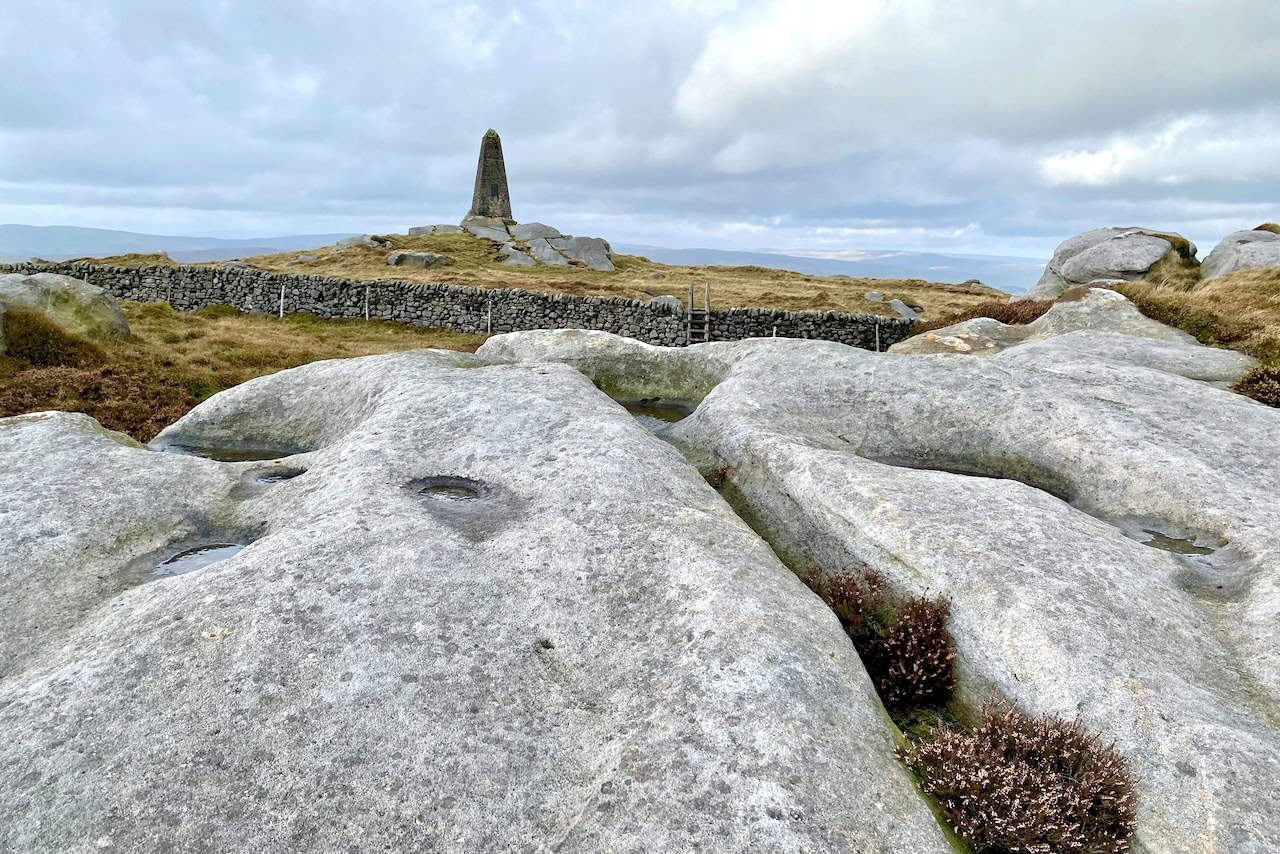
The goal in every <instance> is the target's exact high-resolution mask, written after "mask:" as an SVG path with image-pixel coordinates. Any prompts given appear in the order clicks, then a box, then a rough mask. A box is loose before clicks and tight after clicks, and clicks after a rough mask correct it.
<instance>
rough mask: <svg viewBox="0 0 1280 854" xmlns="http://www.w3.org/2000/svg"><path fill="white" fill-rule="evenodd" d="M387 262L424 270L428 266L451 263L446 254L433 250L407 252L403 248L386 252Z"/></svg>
mask: <svg viewBox="0 0 1280 854" xmlns="http://www.w3.org/2000/svg"><path fill="white" fill-rule="evenodd" d="M387 263H388V264H389V265H391V266H392V267H413V268H416V269H418V270H425V269H426V268H428V267H443V266H445V265H447V264H450V263H452V262H451V260H450V258H449V256H448V255H439V254H437V253H435V252H407V251H404V250H400V251H396V252H390V253H388V254H387Z"/></svg>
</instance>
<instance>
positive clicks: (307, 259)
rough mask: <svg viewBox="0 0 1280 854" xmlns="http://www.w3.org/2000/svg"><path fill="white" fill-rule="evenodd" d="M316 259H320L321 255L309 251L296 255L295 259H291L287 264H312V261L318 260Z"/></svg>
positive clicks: (291, 265)
mask: <svg viewBox="0 0 1280 854" xmlns="http://www.w3.org/2000/svg"><path fill="white" fill-rule="evenodd" d="M316 260H319V256H317V255H312V254H311V253H309V252H307V253H304V254H302V255H298V256H295V257H294V258H293V260H291V261H289V263H288V264H286V266H288V267H296V266H298V265H299V264H310V263H311V262H312V261H316Z"/></svg>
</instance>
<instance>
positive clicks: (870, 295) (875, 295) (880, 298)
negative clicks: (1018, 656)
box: [862, 291, 884, 302]
mask: <svg viewBox="0 0 1280 854" xmlns="http://www.w3.org/2000/svg"><path fill="white" fill-rule="evenodd" d="M862 298H863V299H865V300H867V301H868V302H884V294H882V293H880V292H879V291H867V292H866V293H865V294H863V295H862Z"/></svg>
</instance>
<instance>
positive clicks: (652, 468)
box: [0, 351, 951, 854]
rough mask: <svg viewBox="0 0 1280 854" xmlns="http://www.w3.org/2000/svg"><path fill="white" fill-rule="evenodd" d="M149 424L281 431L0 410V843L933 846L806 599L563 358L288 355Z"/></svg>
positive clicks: (928, 822)
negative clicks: (14, 414) (128, 426)
mask: <svg viewBox="0 0 1280 854" xmlns="http://www.w3.org/2000/svg"><path fill="white" fill-rule="evenodd" d="M676 379H679V378H673V382H675V381H676ZM154 444H155V445H156V447H173V446H185V447H187V448H188V449H196V450H200V449H203V450H202V451H201V452H203V453H213V451H211V450H209V449H211V448H217V449H219V450H218V451H217V453H219V454H221V455H224V456H231V455H235V454H239V455H241V456H243V457H252V456H254V455H255V452H261V455H263V456H268V455H270V454H271V452H274V453H276V454H280V453H285V452H289V451H295V452H297V453H296V454H294V455H292V456H289V457H287V458H284V459H272V460H262V461H257V462H238V463H228V462H215V461H214V460H211V459H202V458H200V457H197V456H181V455H178V454H174V453H163V452H160V451H158V450H154V449H150V450H149V449H143V448H141V447H138V446H136V445H134V444H133V443H131V442H129V441H128V440H126V439H124V438H123V437H121V436H119V435H118V434H111V433H108V432H106V431H104V430H102V429H101V428H100V427H98V426H97V424H96V422H93V421H92V420H91V419H88V418H85V417H83V416H76V415H66V414H58V413H46V414H38V415H32V416H23V417H19V418H10V419H4V420H0V471H3V472H4V473H5V477H4V478H3V479H2V480H0V528H2V529H3V530H4V531H5V549H4V555H3V565H2V568H0V607H2V608H3V614H4V617H5V619H4V620H3V621H0V642H3V650H4V657H3V658H0V668H2V669H0V732H3V733H4V738H3V740H0V767H3V768H4V769H5V771H4V773H3V774H0V850H4V851H9V850H12V851H24V852H25V851H121V852H124V851H147V852H150V851H159V850H180V851H188V852H204V851H208V852H215V851H216V852H222V851H262V852H285V851H289V852H296V851H317V852H319V851H326V852H327V851H346V850H348V849H359V850H362V851H363V850H379V851H380V850H383V848H387V849H389V850H397V851H409V850H415V851H417V850H421V851H429V850H433V851H511V850H523V849H526V848H527V849H529V850H548V851H550V850H555V851H583V852H597V851H620V852H621V851H651V852H684V851H690V850H707V851H711V850H714V851H794V852H801V851H813V852H816V851H859V852H885V854H888V852H904V851H911V852H946V851H949V850H951V849H950V845H949V843H948V842H947V840H946V838H945V836H944V834H943V831H942V830H941V829H940V827H939V826H938V824H937V823H936V821H935V819H934V817H933V815H932V814H931V812H930V810H929V808H928V807H927V805H926V804H925V802H924V801H923V800H922V799H921V798H920V797H919V795H918V794H917V792H916V791H915V789H914V787H913V785H912V783H911V781H910V778H909V776H908V774H907V773H906V771H905V770H904V769H902V768H901V767H900V766H899V765H898V764H897V763H896V761H895V760H894V758H893V753H892V751H893V746H894V735H893V731H892V726H891V724H890V723H889V722H888V720H887V718H886V717H885V715H884V712H883V709H882V708H881V707H880V705H879V702H878V700H877V699H876V697H875V695H874V691H873V689H872V687H871V684H870V682H869V680H868V678H867V676H866V674H865V672H864V671H863V669H862V667H861V665H860V663H859V661H858V660H857V657H856V654H855V653H854V651H853V649H852V647H851V646H850V644H849V642H848V640H847V639H846V637H845V636H844V634H843V633H842V631H841V629H840V627H839V625H838V624H837V621H836V619H835V618H834V616H833V615H832V614H831V613H830V612H829V611H827V610H826V609H825V607H824V606H823V605H822V603H821V602H820V601H819V600H818V599H817V597H815V596H813V595H812V594H811V593H810V592H809V591H808V590H806V589H805V588H804V586H803V585H802V584H801V583H800V582H799V581H798V580H797V579H796V578H795V577H794V576H793V575H792V574H791V573H789V572H788V571H787V570H786V569H785V567H784V566H782V565H781V564H780V563H779V562H778V560H777V559H776V557H775V556H774V555H773V553H772V552H771V551H770V549H769V548H768V547H767V546H766V545H765V544H764V543H763V542H762V541H761V540H760V539H759V537H757V536H756V535H755V534H754V533H753V532H752V531H751V530H750V529H749V528H748V527H747V526H746V525H744V524H743V523H742V522H741V521H740V520H739V519H738V518H737V517H736V516H735V515H734V514H733V513H732V511H731V510H730V509H729V507H728V506H727V505H726V504H725V503H724V502H723V501H722V500H721V498H720V497H719V496H718V495H716V493H715V492H714V491H713V490H712V489H711V488H710V487H708V486H707V485H706V483H705V482H704V481H703V480H702V478H701V477H699V476H698V474H697V472H696V471H695V470H694V469H693V468H691V467H690V466H689V465H687V463H686V462H685V461H684V460H683V459H682V458H681V456H680V454H679V453H678V452H677V451H676V450H675V449H673V448H671V447H670V446H668V445H666V444H664V443H663V442H661V441H660V440H658V439H655V438H654V437H653V436H651V435H650V434H649V433H647V432H646V431H645V430H644V429H642V428H641V427H640V426H639V425H638V424H637V423H636V421H635V420H633V419H632V418H631V417H630V416H629V415H627V414H626V412H625V411H624V410H623V409H622V408H620V407H619V406H617V405H616V404H615V403H613V402H612V401H610V400H609V399H608V398H607V397H605V396H604V395H603V394H601V393H600V392H599V391H598V390H596V389H595V388H593V387H592V386H591V384H590V383H589V382H588V381H587V380H586V379H585V378H583V377H582V376H581V375H580V374H579V373H577V372H576V371H574V370H573V369H571V368H569V367H568V366H564V365H520V366H502V365H496V366H495V365H487V364H486V363H485V360H483V359H481V358H477V357H472V356H467V355H462V354H457V353H452V354H450V353H444V352H436V351H417V352H410V353H401V354H396V355H391V356H376V357H369V358H364V359H352V360H342V361H331V362H320V363H315V364H312V365H308V366H305V367H302V368H298V369H294V370H290V371H284V372H281V373H278V374H275V375H272V376H270V377H266V378H262V379H259V380H254V381H252V382H249V383H246V384H244V385H241V386H238V387H236V388H234V389H232V390H230V391H227V392H224V393H222V394H219V395H216V396H214V397H213V398H211V399H210V400H208V401H206V402H205V403H204V404H202V405H201V406H200V407H198V408H196V409H195V410H193V411H192V412H191V413H190V414H189V415H188V416H186V417H185V418H184V419H182V420H181V421H179V422H178V423H177V424H176V425H174V426H172V427H170V428H169V429H168V430H166V431H164V433H162V434H161V436H160V437H158V439H157V441H156V443H154ZM208 544H229V546H230V548H229V550H231V551H234V547H235V546H244V548H243V550H241V551H239V552H238V553H235V554H234V556H232V557H229V558H227V559H226V560H223V561H221V562H217V563H213V564H211V565H208V566H205V567H204V568H202V569H198V570H195V571H192V572H188V573H186V574H178V575H172V576H156V575H155V574H154V573H153V571H152V567H154V566H155V565H156V564H157V563H158V562H159V561H162V560H164V559H165V558H166V557H167V556H169V555H171V554H173V553H174V552H175V551H182V550H186V549H189V548H190V547H193V546H200V545H208ZM169 566H172V564H165V565H163V566H161V567H160V570H161V571H162V572H167V571H168V570H167V569H166V567H169Z"/></svg>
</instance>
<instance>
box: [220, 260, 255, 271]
mask: <svg viewBox="0 0 1280 854" xmlns="http://www.w3.org/2000/svg"><path fill="white" fill-rule="evenodd" d="M222 268H223V269H224V270H248V269H251V268H250V267H249V265H248V264H246V263H245V262H243V261H241V260H239V259H236V260H234V261H223V262H222Z"/></svg>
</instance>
